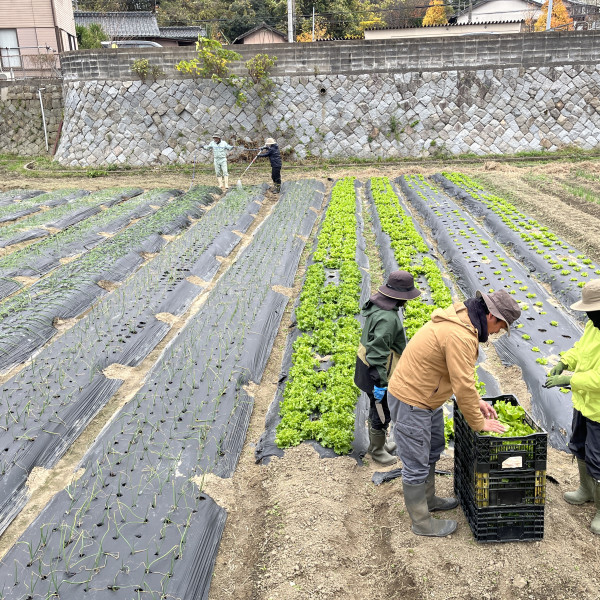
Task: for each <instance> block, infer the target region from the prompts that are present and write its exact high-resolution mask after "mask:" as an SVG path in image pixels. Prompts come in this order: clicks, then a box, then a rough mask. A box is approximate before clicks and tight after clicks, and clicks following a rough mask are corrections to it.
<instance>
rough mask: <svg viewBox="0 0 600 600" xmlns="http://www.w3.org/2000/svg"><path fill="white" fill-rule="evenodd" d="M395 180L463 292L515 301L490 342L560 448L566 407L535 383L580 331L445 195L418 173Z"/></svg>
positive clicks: (524, 270)
mask: <svg viewBox="0 0 600 600" xmlns="http://www.w3.org/2000/svg"><path fill="white" fill-rule="evenodd" d="M399 183H400V185H401V188H402V191H403V192H404V193H405V194H406V196H407V198H408V200H409V201H410V202H411V204H412V206H414V207H415V209H416V210H418V212H419V213H420V214H421V215H422V216H423V218H424V219H425V221H426V224H427V225H428V226H429V227H430V228H431V230H432V234H433V237H434V239H435V240H436V242H437V245H438V248H439V250H440V252H441V253H442V255H443V256H444V257H445V259H446V262H447V264H448V265H449V268H450V269H451V270H452V272H453V273H454V275H455V277H456V280H457V284H458V286H459V287H460V289H461V290H462V292H463V293H464V294H465V296H468V297H470V296H474V295H475V292H476V291H477V290H483V291H485V292H487V293H491V292H493V291H494V290H497V289H500V288H505V289H506V290H507V292H508V293H509V294H511V295H512V296H513V297H514V299H515V300H516V301H517V302H518V303H519V305H520V307H521V310H522V315H521V317H520V319H519V320H518V323H517V324H516V325H515V326H513V330H512V335H511V336H510V337H509V336H507V335H502V336H501V337H499V338H498V339H497V341H495V342H494V346H495V348H496V350H497V352H498V354H499V355H500V357H501V359H502V360H503V361H504V362H506V363H508V364H516V365H517V366H519V367H520V368H521V370H522V371H523V378H524V380H525V382H526V383H527V386H528V388H529V391H530V393H531V396H532V413H533V415H534V418H535V419H536V422H538V423H541V424H542V425H543V427H544V428H545V429H546V430H547V431H548V438H549V440H550V442H551V443H552V444H553V445H554V446H555V447H557V448H564V447H565V445H566V439H567V435H568V430H569V429H570V422H571V416H570V412H569V408H568V406H567V405H566V404H565V402H564V396H563V394H561V392H560V391H559V390H557V389H550V390H545V389H543V388H542V387H541V386H542V383H543V382H544V381H545V380H546V373H547V371H548V370H549V369H550V368H551V367H552V366H553V365H554V364H556V363H557V362H558V360H559V358H560V356H559V353H560V352H563V351H565V350H567V349H568V348H570V347H571V346H572V344H573V342H574V340H577V339H578V338H579V337H580V335H581V329H580V328H579V326H578V325H577V323H576V322H575V321H574V320H573V319H572V318H571V317H570V316H569V315H568V314H567V313H566V312H565V311H564V310H562V309H560V308H557V307H556V306H555V304H557V302H556V300H555V299H553V298H551V297H549V295H548V292H547V291H546V290H545V289H544V287H543V286H542V285H541V284H539V283H538V282H536V281H535V280H532V279H531V278H530V277H529V270H528V269H527V268H526V267H525V266H524V265H523V264H521V263H519V262H517V261H515V260H513V259H512V258H511V257H509V256H508V255H507V253H506V251H505V250H504V249H503V248H502V247H501V246H500V245H499V244H498V243H496V242H495V241H494V240H493V239H491V238H490V237H489V234H488V232H487V231H485V230H484V229H482V228H481V227H480V226H479V225H478V223H477V222H476V221H474V220H473V219H472V218H471V217H470V216H469V215H468V213H465V212H464V211H463V210H462V208H461V207H460V206H459V205H457V204H456V203H455V202H454V201H453V200H452V199H451V198H450V197H449V196H447V195H446V194H444V193H443V192H442V191H440V190H439V189H438V188H437V187H435V186H434V185H432V184H431V183H429V182H428V181H427V180H425V178H424V177H423V176H422V175H407V176H405V177H403V178H400V179H399ZM553 323H557V324H558V326H554V325H553Z"/></svg>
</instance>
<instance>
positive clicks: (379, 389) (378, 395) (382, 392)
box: [373, 385, 387, 402]
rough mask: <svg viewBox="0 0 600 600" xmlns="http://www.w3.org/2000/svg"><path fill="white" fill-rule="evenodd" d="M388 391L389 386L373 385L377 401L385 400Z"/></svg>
mask: <svg viewBox="0 0 600 600" xmlns="http://www.w3.org/2000/svg"><path fill="white" fill-rule="evenodd" d="M386 392H387V387H377V386H376V385H375V386H373V396H375V400H377V402H381V401H382V400H383V397H384V396H385V393H386Z"/></svg>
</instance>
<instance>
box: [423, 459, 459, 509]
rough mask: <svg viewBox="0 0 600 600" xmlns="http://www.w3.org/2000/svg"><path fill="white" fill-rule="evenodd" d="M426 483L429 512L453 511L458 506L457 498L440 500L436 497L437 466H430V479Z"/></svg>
mask: <svg viewBox="0 0 600 600" xmlns="http://www.w3.org/2000/svg"><path fill="white" fill-rule="evenodd" d="M425 483H426V484H427V485H426V487H425V496H426V498H427V507H428V508H429V512H435V511H436V510H452V509H453V508H456V507H457V506H458V500H457V499H456V498H439V497H438V496H436V495H435V465H429V477H427V481H426V482H425Z"/></svg>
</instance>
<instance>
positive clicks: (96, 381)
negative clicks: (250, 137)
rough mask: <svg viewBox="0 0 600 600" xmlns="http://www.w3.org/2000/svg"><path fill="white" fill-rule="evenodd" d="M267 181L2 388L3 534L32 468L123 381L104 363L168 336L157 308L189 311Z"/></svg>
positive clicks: (215, 214) (136, 355)
mask: <svg viewBox="0 0 600 600" xmlns="http://www.w3.org/2000/svg"><path fill="white" fill-rule="evenodd" d="M265 188H266V186H261V187H258V188H245V189H244V190H243V191H238V190H235V191H232V192H230V193H229V194H228V195H227V196H226V197H225V198H224V199H223V200H222V201H221V202H219V203H217V204H216V205H215V207H214V208H213V209H212V210H211V211H209V212H207V213H206V215H205V216H204V217H203V218H202V219H201V221H200V222H199V223H197V224H196V225H195V226H194V227H192V228H191V229H190V230H189V231H187V232H186V233H185V234H184V235H182V237H181V238H179V239H177V240H175V241H173V242H172V243H171V244H169V245H168V246H167V247H166V248H165V250H164V252H163V253H162V254H161V255H160V256H158V257H156V258H155V259H154V260H153V261H152V262H150V263H148V264H147V265H145V266H144V267H143V268H142V269H140V270H139V271H138V272H137V273H135V275H134V276H133V277H132V278H131V279H130V280H129V281H128V282H127V283H126V284H125V285H123V286H122V287H120V288H119V289H117V290H115V291H114V292H113V293H112V294H110V295H109V296H107V297H106V298H105V299H103V300H102V301H101V302H99V303H98V304H97V305H96V306H95V307H94V308H93V309H92V311H91V312H90V313H89V314H88V315H86V317H85V318H84V319H82V320H81V321H79V322H78V323H77V324H75V325H74V326H73V327H72V328H71V329H69V330H68V331H67V332H66V333H65V334H64V335H63V336H61V337H60V338H58V339H57V340H56V342H54V343H53V344H52V345H50V346H48V347H47V348H46V349H45V350H44V351H43V352H42V353H40V354H39V355H38V356H37V357H36V358H35V359H34V361H33V362H32V364H31V365H29V366H27V367H26V368H25V369H24V370H23V371H21V372H20V373H19V374H18V375H16V376H15V377H13V378H12V379H10V380H9V381H7V382H6V383H5V384H4V385H2V386H1V387H0V390H1V391H0V407H1V409H0V413H4V415H5V417H4V419H3V421H0V473H1V474H2V478H0V532H1V531H4V529H6V527H7V526H8V524H10V522H11V521H12V519H13V518H14V516H15V515H16V514H17V513H18V510H20V508H21V506H22V504H23V502H24V501H25V500H26V499H27V490H26V488H25V482H26V480H27V477H28V476H29V474H30V473H31V470H32V469H33V468H34V467H44V468H51V467H53V466H54V465H55V464H56V463H57V462H58V460H59V459H60V458H61V457H62V455H63V454H64V451H65V450H66V448H67V447H68V444H69V443H71V442H72V441H73V440H74V439H76V438H77V437H78V436H79V434H80V433H81V431H83V429H84V428H85V427H86V426H87V424H88V423H89V422H90V420H91V419H92V418H93V417H94V416H95V415H96V414H97V412H98V411H99V410H100V409H101V408H102V407H103V406H104V405H105V404H106V403H107V402H108V400H109V399H110V398H111V396H112V395H113V394H114V393H115V392H116V391H117V389H118V388H119V387H120V386H121V384H122V381H120V380H109V379H106V378H105V377H104V375H102V371H103V369H105V368H106V367H108V366H109V365H111V364H115V363H116V364H121V365H125V366H130V367H135V366H138V365H139V364H140V363H141V362H142V360H143V359H144V358H146V356H148V354H149V353H150V352H151V351H152V350H153V349H154V348H155V347H156V346H157V345H158V344H159V343H160V341H161V340H162V339H163V338H164V337H165V335H166V334H167V333H168V332H169V330H170V328H171V326H170V325H168V324H167V323H165V322H162V321H159V320H157V319H156V316H155V315H157V314H159V313H162V312H167V313H170V314H174V315H176V316H180V315H181V314H183V312H185V311H184V310H183V308H185V307H186V306H187V307H188V308H189V306H190V304H191V302H193V300H194V299H195V298H196V297H198V296H199V295H200V293H201V292H202V290H203V289H204V287H203V286H198V285H196V284H191V283H189V282H188V281H187V280H186V279H185V278H186V277H187V276H188V273H190V272H191V271H192V270H194V268H195V266H196V265H197V264H199V263H202V264H207V263H208V261H207V260H206V259H207V258H209V259H213V260H214V257H215V256H226V255H225V254H223V253H222V252H223V247H222V244H221V243H220V239H221V238H222V237H223V236H225V235H227V232H228V231H230V230H238V228H239V223H240V221H241V220H244V219H245V217H246V216H247V215H248V214H253V215H255V214H256V213H257V211H258V209H259V207H260V205H259V204H257V201H260V200H262V198H263V197H264V193H265ZM237 240H238V242H239V240H240V238H239V236H238V237H237ZM218 264H219V263H218V262H217V261H215V266H216V267H218ZM215 273H216V268H214V269H212V268H211V269H210V270H206V271H204V272H203V275H204V280H205V282H206V284H208V282H209V281H210V280H211V279H212V278H213V276H214V275H215ZM182 288H183V290H184V292H185V293H182ZM74 414H76V415H77V418H76V419H75V420H72V416H73V415H74Z"/></svg>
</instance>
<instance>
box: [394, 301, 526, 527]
mask: <svg viewBox="0 0 600 600" xmlns="http://www.w3.org/2000/svg"><path fill="white" fill-rule="evenodd" d="M520 315H521V309H520V308H519V305H518V304H517V303H516V302H515V301H514V300H513V298H512V296H510V294H508V292H506V291H505V290H498V291H497V292H494V293H493V294H489V295H488V294H484V293H483V292H477V294H476V297H475V298H469V299H467V300H465V301H464V302H457V303H455V304H454V305H452V306H449V307H448V308H445V309H441V308H438V309H436V310H434V311H433V313H432V315H431V321H429V323H426V324H425V325H424V326H423V327H422V328H421V329H419V331H417V333H416V334H415V335H414V336H413V337H412V339H411V340H410V341H409V342H408V344H407V345H406V348H405V350H404V352H403V353H402V356H401V357H400V361H399V362H398V366H397V367H396V369H395V370H394V373H393V374H392V377H391V379H390V383H389V387H388V403H389V406H390V413H391V417H392V419H393V420H394V421H395V423H396V424H395V426H394V437H395V438H396V443H397V444H398V449H397V452H398V455H399V456H400V458H401V460H402V484H403V490H404V503H405V504H406V508H407V510H408V514H409V515H410V518H411V521H412V531H413V533H415V534H416V535H426V536H435V537H443V536H446V535H449V534H451V533H452V532H453V531H454V530H455V529H456V521H453V520H441V519H440V520H438V519H434V518H432V517H431V515H430V514H429V513H430V512H433V511H438V510H451V509H453V508H455V507H456V506H457V505H458V501H457V500H456V499H455V498H438V497H437V496H436V495H435V480H434V479H435V465H436V463H437V461H438V459H439V458H440V455H441V453H442V451H443V450H444V447H445V442H444V416H443V409H442V404H444V402H446V400H448V399H449V398H450V396H451V395H452V393H454V395H455V396H456V401H457V403H458V406H459V407H460V410H461V412H462V413H463V414H464V416H465V419H466V420H467V423H468V424H469V425H470V427H471V428H472V429H473V430H475V431H495V432H500V433H502V432H504V431H505V428H504V426H503V425H502V424H501V423H500V422H499V421H497V420H496V419H497V418H498V415H497V414H496V411H495V410H494V409H493V408H492V407H491V406H489V405H488V404H487V403H486V402H484V401H483V400H482V399H481V398H480V397H479V394H478V393H477V389H476V387H475V362H476V361H477V355H478V353H479V342H485V341H487V339H488V335H490V334H493V333H498V332H500V331H501V330H503V329H506V330H508V328H509V327H510V325H511V324H512V323H513V321H515V320H516V319H518V318H519V316H520ZM509 333H510V332H509Z"/></svg>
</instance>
